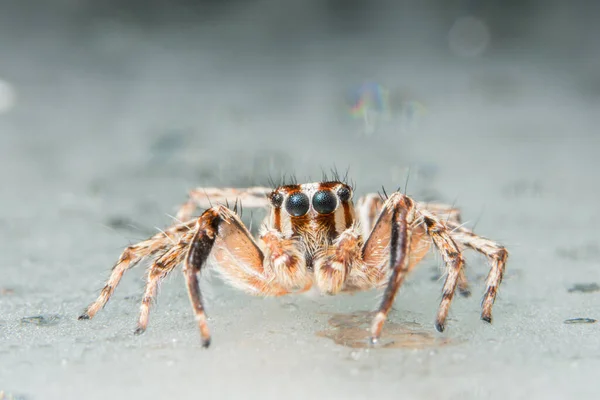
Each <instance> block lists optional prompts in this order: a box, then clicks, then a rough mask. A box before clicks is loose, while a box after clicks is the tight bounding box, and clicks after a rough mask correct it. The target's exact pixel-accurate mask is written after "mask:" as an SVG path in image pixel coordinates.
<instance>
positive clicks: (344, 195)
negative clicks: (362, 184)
mask: <svg viewBox="0 0 600 400" xmlns="http://www.w3.org/2000/svg"><path fill="white" fill-rule="evenodd" d="M337 194H338V197H339V198H340V200H341V201H348V200H350V196H351V195H352V193H351V192H350V189H348V188H347V187H346V186H342V187H341V188H339V189H338V191H337Z"/></svg>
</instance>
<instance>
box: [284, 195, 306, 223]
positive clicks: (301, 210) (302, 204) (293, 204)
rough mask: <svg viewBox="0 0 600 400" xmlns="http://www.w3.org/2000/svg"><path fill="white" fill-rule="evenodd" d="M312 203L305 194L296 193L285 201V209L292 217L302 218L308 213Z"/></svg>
mask: <svg viewBox="0 0 600 400" xmlns="http://www.w3.org/2000/svg"><path fill="white" fill-rule="evenodd" d="M309 208H310V202H309V201H308V196H307V195H305V194H304V193H294V194H292V195H291V196H289V197H288V198H287V200H286V201H285V209H286V211H287V212H288V213H290V215H292V216H294V217H300V216H302V215H304V214H306V213H307V212H308V209H309Z"/></svg>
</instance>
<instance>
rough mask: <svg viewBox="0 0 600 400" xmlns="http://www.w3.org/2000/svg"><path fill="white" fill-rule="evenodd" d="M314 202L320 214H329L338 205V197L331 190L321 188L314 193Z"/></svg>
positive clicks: (314, 206)
mask: <svg viewBox="0 0 600 400" xmlns="http://www.w3.org/2000/svg"><path fill="white" fill-rule="evenodd" d="M312 203H313V208H314V209H315V210H316V211H317V212H318V213H319V214H329V213H331V212H333V210H335V208H336V207H337V197H335V194H333V193H332V192H331V191H329V190H319V191H318V192H316V193H315V194H314V196H313V199H312Z"/></svg>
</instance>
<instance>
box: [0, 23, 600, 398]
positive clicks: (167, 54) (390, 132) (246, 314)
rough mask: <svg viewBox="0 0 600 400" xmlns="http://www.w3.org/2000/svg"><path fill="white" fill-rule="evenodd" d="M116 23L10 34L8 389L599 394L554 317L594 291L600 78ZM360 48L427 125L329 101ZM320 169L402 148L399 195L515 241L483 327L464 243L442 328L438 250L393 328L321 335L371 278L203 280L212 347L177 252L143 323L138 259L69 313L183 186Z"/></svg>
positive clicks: (292, 394) (361, 171) (361, 164)
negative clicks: (467, 293) (465, 288)
mask: <svg viewBox="0 0 600 400" xmlns="http://www.w3.org/2000/svg"><path fill="white" fill-rule="evenodd" d="M96 28H97V29H98V32H104V31H103V30H102V29H105V27H96ZM96 28H94V29H96ZM117 28H118V27H114V29H112V30H110V31H111V32H113V33H114V32H116V33H115V34H114V35H113V36H110V35H101V34H99V33H98V32H96V31H94V32H96V33H94V34H93V35H92V34H90V36H89V37H86V36H85V35H83V37H75V36H74V37H68V38H67V39H65V37H63V36H61V37H58V36H57V37H53V36H52V35H46V36H34V35H29V36H27V35H25V36H23V38H22V39H21V42H20V44H15V45H9V44H4V45H3V46H4V47H3V51H11V54H13V55H14V57H12V58H11V59H10V61H4V63H3V64H2V65H3V70H2V71H0V73H3V74H4V75H2V76H0V79H5V80H6V81H8V82H11V84H12V85H13V86H14V89H15V93H16V97H15V105H14V107H13V108H12V109H11V110H10V111H8V112H5V113H4V114H0V160H1V161H0V163H1V164H0V166H1V168H0V181H1V182H2V186H1V187H2V191H1V192H2V195H1V198H2V201H1V204H2V207H1V208H0V238H1V240H0V252H1V253H2V255H3V256H2V258H1V259H0V270H1V271H2V274H1V278H0V360H1V362H0V391H1V390H5V391H6V392H7V393H11V394H12V395H14V396H15V397H16V398H24V399H83V398H85V399H105V398H113V399H130V398H143V397H144V398H173V399H177V398H188V397H190V398H191V397H192V395H193V396H194V397H196V396H201V397H203V398H262V399H275V398H282V397H283V398H289V399H296V398H298V399H301V398H302V399H305V398H332V399H333V398H340V399H342V398H343V399H355V398H356V399H364V398H366V397H369V398H437V399H477V398H484V397H485V398H490V399H501V398H512V399H520V398H523V399H525V398H528V399H531V398H544V399H555V398H556V399H561V398H579V399H593V398H598V396H599V395H600V390H599V389H598V386H597V385H596V384H595V382H596V380H597V376H598V373H599V372H600V350H599V349H600V324H599V323H594V324H564V322H563V321H565V320H566V319H569V318H576V317H587V318H597V319H600V318H599V317H600V314H599V312H600V292H598V291H594V287H593V286H590V287H588V288H587V289H588V290H587V291H586V290H585V289H586V288H577V287H575V285H576V284H593V283H598V284H600V274H599V272H598V271H599V264H598V263H599V261H598V259H599V258H600V257H599V256H600V242H599V241H598V234H597V226H598V223H599V222H600V212H599V211H598V207H597V199H598V196H599V195H600V192H599V187H598V184H597V171H598V168H599V167H600V162H599V161H597V160H598V158H597V153H598V150H599V149H600V146H599V145H600V136H599V135H598V128H597V127H598V126H599V125H600V113H598V106H599V104H600V103H599V98H600V97H599V95H598V93H597V90H598V89H597V80H589V79H588V78H589V76H588V75H585V74H583V73H581V74H580V73H578V71H579V70H577V69H573V68H567V67H565V66H564V65H557V66H553V67H550V66H548V64H547V63H546V62H545V61H544V60H539V59H516V60H515V59H514V57H512V56H511V57H508V56H506V57H502V56H498V57H496V58H494V59H491V60H478V61H470V62H468V63H467V62H462V61H452V60H449V59H447V58H443V57H441V58H436V57H431V56H429V57H425V56H422V55H417V56H415V57H410V56H406V57H402V58H401V59H396V58H394V57H390V58H389V59H387V60H385V62H383V63H379V64H376V65H371V64H369V63H368V62H365V61H364V59H362V58H361V57H359V56H358V55H355V56H348V57H347V58H346V59H343V57H341V56H337V57H334V56H332V57H331V58H329V59H328V60H329V61H328V62H326V63H325V62H324V63H319V62H316V61H313V62H312V63H311V62H304V63H300V62H299V61H298V60H292V61H293V62H292V61H289V62H288V63H283V64H282V65H280V64H278V65H279V66H278V67H270V66H269V65H270V64H269V62H270V61H269V59H268V58H267V59H254V58H252V59H250V58H248V59H246V58H244V57H243V56H240V55H238V56H232V55H227V54H224V53H219V52H210V53H202V52H200V51H199V50H194V51H190V50H189V49H188V48H187V47H186V45H185V43H183V44H182V42H181V41H178V40H176V39H177V38H179V37H180V36H177V35H181V37H188V36H189V35H191V33H189V32H187V33H186V32H184V33H173V34H172V35H171V36H169V34H168V32H167V33H165V34H164V35H162V36H160V37H153V38H151V39H147V38H141V36H140V35H139V34H138V33H136V32H124V31H119V30H118V29H117ZM86 32H88V31H86ZM127 35H129V36H127ZM186 35H188V36H186ZM124 37H125V38H129V40H130V41H131V43H130V42H129V41H128V40H126V39H123V38H124ZM99 38H100V39H99ZM133 42H135V46H134V45H133V44H132V43H133ZM86 43H87V45H85V44H86ZM322 46H323V48H322V49H316V50H313V51H314V52H316V54H321V55H322V54H326V53H327V52H326V50H325V49H330V50H331V49H335V51H339V52H340V53H343V54H354V53H353V51H350V50H351V49H352V48H353V47H352V46H350V45H348V44H344V43H325V44H323V45H322ZM344 46H347V47H344ZM25 49H26V50H25ZM346 50H347V51H346ZM332 51H333V50H332ZM59 53H60V54H61V57H58V56H56V54H59ZM206 54H210V55H211V56H210V57H208V56H206ZM353 57H355V58H356V60H357V65H361V68H362V71H369V72H370V74H371V76H376V77H377V78H378V79H380V80H382V81H385V82H387V83H389V84H390V85H397V86H402V87H407V88H410V90H411V91H413V92H414V93H417V94H418V96H419V98H420V99H422V102H423V103H424V104H425V105H426V107H427V114H426V115H425V116H424V117H423V119H422V120H421V124H420V125H419V127H417V128H414V129H413V130H411V131H410V132H400V131H399V130H398V129H395V128H394V125H393V124H392V125H388V126H386V127H385V129H382V130H381V131H380V132H378V133H376V134H374V135H373V136H372V137H370V138H365V137H361V136H359V135H357V134H356V129H355V128H356V125H353V123H352V121H349V120H347V115H346V114H345V111H344V110H343V107H341V106H340V104H339V103H338V102H341V100H340V97H339V96H340V93H341V91H342V90H343V88H344V87H345V85H347V84H349V83H350V82H354V81H353V79H354V78H355V76H358V75H357V74H353V73H350V72H349V73H341V72H340V71H343V70H344V69H345V68H346V67H347V66H348V65H351V61H352V59H353ZM299 59H300V57H299ZM232 62H240V63H241V62H244V63H245V64H244V68H243V69H244V70H245V71H246V73H244V74H241V73H240V68H239V65H237V64H236V65H237V67H235V68H234V67H231V64H232ZM361 63H362V64H361ZM228 68H229V69H228ZM269 68H270V69H269ZM369 68H370V69H369ZM359 69H360V68H359ZM583 70H585V71H588V69H583ZM594 85H596V86H594ZM333 166H337V167H338V168H339V169H340V170H345V169H346V168H347V167H350V176H351V178H352V179H353V180H354V181H356V184H357V192H358V193H359V194H360V193H364V192H367V191H373V190H374V191H377V190H379V188H380V187H381V185H385V187H386V188H389V189H392V188H395V187H398V186H403V185H404V183H405V179H406V174H407V171H408V169H409V168H410V171H411V172H410V181H409V183H408V193H409V194H411V195H413V196H414V197H416V198H419V199H423V198H425V199H439V200H443V201H447V202H450V203H452V202H454V201H456V204H457V205H459V206H460V207H462V209H463V210H464V215H465V219H466V220H468V221H471V222H472V223H475V221H478V222H477V229H476V230H477V232H479V233H481V234H484V235H486V236H488V237H491V238H494V239H497V240H498V241H500V242H502V243H504V244H505V245H506V246H507V247H508V249H509V250H510V251H511V257H510V259H509V263H508V269H507V275H506V278H505V281H504V283H503V286H502V287H501V291H500V296H499V298H498V300H497V302H496V306H495V308H494V317H495V320H494V324H493V325H487V324H485V323H482V322H481V321H480V320H479V300H480V296H481V294H482V293H483V277H484V276H485V274H486V272H487V267H486V265H485V261H484V260H482V259H481V258H479V257H477V256H470V257H469V258H468V261H469V271H468V275H469V277H470V278H471V280H472V282H473V290H474V294H475V295H474V296H472V297H471V298H469V299H463V298H458V297H457V298H456V299H455V302H454V304H453V307H452V311H451V319H450V321H449V324H448V329H447V331H446V332H445V333H444V334H443V335H440V334H438V333H436V332H435V330H434V327H433V317H434V315H435V311H436V307H437V303H438V301H439V293H440V289H441V285H442V283H441V282H440V281H438V280H436V279H435V276H436V271H437V267H438V266H439V264H440V261H439V257H431V258H429V259H428V261H425V262H424V263H423V265H422V268H421V269H420V270H418V271H416V272H415V273H414V274H413V275H412V277H411V278H410V279H409V280H408V282H407V283H406V284H405V286H403V288H402V290H401V293H400V294H399V296H398V299H397V301H396V303H395V310H394V311H393V312H392V314H391V316H390V321H391V322H393V323H394V324H390V333H391V334H396V335H397V336H396V340H398V343H404V341H406V340H408V339H407V337H408V336H406V334H403V332H405V331H404V330H405V329H412V330H413V331H416V332H418V333H419V336H418V337H419V338H420V339H419V340H418V341H417V342H418V343H416V344H415V345H414V346H413V345H411V344H410V343H409V344H408V345H407V346H408V347H405V348H398V347H394V348H386V349H363V348H359V347H360V346H355V347H356V348H353V347H348V346H343V345H339V344H336V343H335V342H334V341H332V340H331V339H329V338H326V337H323V333H319V332H322V331H327V332H326V334H329V335H331V336H334V337H337V338H340V337H342V339H341V340H344V337H346V338H348V337H354V338H355V336H356V335H357V334H358V335H359V336H360V332H361V331H360V330H359V329H358V328H357V327H356V325H355V320H354V319H352V318H348V316H352V315H354V314H352V313H354V312H358V311H369V310H372V309H373V307H375V305H376V304H377V298H378V297H377V293H364V294H360V295H355V296H340V297H335V298H329V297H321V296H319V295H314V294H313V295H308V296H298V297H288V298H281V299H267V300H263V299H258V298H250V297H248V296H246V295H244V294H240V293H238V292H236V291H233V290H231V289H229V288H227V287H225V286H224V285H223V284H222V283H221V282H220V281H219V280H218V279H212V280H210V281H205V282H203V289H204V290H206V292H207V293H208V294H207V297H208V300H207V301H208V307H209V313H210V317H211V319H210V326H211V329H212V333H213V346H212V347H211V348H210V349H209V350H208V351H206V350H203V349H201V348H200V345H199V338H198V332H197V330H196V327H195V323H194V320H193V318H192V316H191V310H190V307H189V304H188V300H187V295H186V293H185V289H184V284H183V278H182V276H181V273H180V272H179V271H178V272H177V273H175V274H173V276H172V277H171V278H170V279H169V280H168V281H167V282H166V283H165V284H164V285H163V287H162V290H161V294H160V297H159V301H158V304H157V306H156V307H155V309H154V310H153V312H152V314H151V321H150V326H149V330H148V332H147V333H146V334H145V335H142V336H140V337H137V336H134V335H132V330H133V327H134V325H135V320H136V318H137V310H138V302H139V300H140V297H141V291H142V284H143V282H142V280H141V277H142V269H141V268H140V269H136V270H133V271H131V272H130V273H128V274H127V275H126V277H125V279H124V280H123V282H122V284H121V286H120V287H119V288H118V290H117V292H116V294H115V296H114V297H113V300H112V301H111V302H110V304H109V305H108V306H107V307H106V309H105V310H104V312H102V313H100V314H99V315H98V317H97V318H96V319H94V320H93V321H87V322H79V321H77V320H76V317H77V315H78V314H79V313H80V312H81V311H82V309H83V307H84V306H85V305H86V304H87V303H88V302H89V301H91V300H92V299H94V298H95V296H96V294H97V290H98V289H99V288H100V287H101V286H102V284H103V280H104V279H105V278H106V277H107V275H108V272H109V269H110V267H111V265H112V263H113V262H114V261H115V259H116V258H117V257H118V255H119V252H120V251H121V249H122V248H123V247H124V246H125V245H127V244H128V243H129V242H134V241H136V240H138V239H141V238H144V237H146V236H147V235H149V234H151V233H153V232H155V227H163V226H164V225H166V224H168V223H169V221H170V219H169V217H168V216H167V214H173V213H174V212H175V205H177V204H178V203H180V202H181V201H182V200H184V199H185V195H186V191H187V189H188V188H191V187H193V186H197V185H211V186H212V185H235V186H240V185H249V184H266V183H267V182H268V177H269V175H271V176H274V177H278V176H280V175H281V174H283V173H287V174H289V173H295V174H296V176H297V177H298V179H299V180H301V181H304V180H308V179H310V177H311V176H312V177H313V178H314V179H318V178H319V177H320V175H321V169H323V168H324V169H329V168H331V167H333ZM256 216H257V217H259V215H258V214H257V215H256ZM569 289H575V290H571V291H570V290H569ZM339 314H342V316H340V315H339ZM355 316H356V320H361V318H362V314H355ZM30 317H40V318H30ZM331 318H334V320H332V321H330V319H331ZM340 321H341V322H340ZM330 322H331V323H337V324H338V325H337V328H335V326H332V325H331V324H330ZM357 332H358V333H357ZM344 335H346V336H344ZM352 335H354V336H352ZM352 343H355V344H356V342H352ZM358 343H360V341H359V342H358Z"/></svg>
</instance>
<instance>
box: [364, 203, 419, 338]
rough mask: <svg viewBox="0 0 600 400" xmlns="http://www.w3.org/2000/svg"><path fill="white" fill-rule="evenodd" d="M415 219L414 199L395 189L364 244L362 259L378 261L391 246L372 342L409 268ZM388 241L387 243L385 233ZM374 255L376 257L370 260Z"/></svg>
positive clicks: (378, 335)
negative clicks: (384, 286)
mask: <svg viewBox="0 0 600 400" xmlns="http://www.w3.org/2000/svg"><path fill="white" fill-rule="evenodd" d="M414 219H415V203H414V201H412V200H411V199H410V198H409V197H407V196H405V195H403V194H402V193H398V192H396V193H394V194H392V195H391V196H390V198H389V199H387V200H386V202H385V203H384V204H383V207H382V210H381V213H380V215H379V218H378V220H377V222H376V223H375V226H374V227H373V230H372V231H371V235H370V236H369V238H368V239H367V241H366V242H365V244H364V246H363V259H364V261H365V263H366V264H373V261H375V263H377V260H378V259H381V258H382V256H383V254H382V250H384V249H385V248H387V247H389V268H390V270H391V275H390V278H389V281H388V284H387V288H386V289H385V292H384V295H383V299H382V301H381V305H380V306H379V309H378V310H377V314H376V315H375V318H374V319H373V323H372V325H371V343H372V344H375V343H377V341H378V340H379V337H380V336H381V331H382V329H383V324H384V323H385V320H386V319H387V315H388V313H389V312H390V309H391V308H392V304H393V303H394V299H395V298H396V294H397V293H398V289H399V288H400V286H401V285H402V282H403V281H404V278H405V276H406V274H407V273H408V271H409V270H410V266H411V262H410V261H411V260H410V254H409V252H410V248H411V235H412V230H411V229H410V226H411V224H412V223H413V221H414ZM386 228H389V230H388V232H387V234H389V237H388V239H387V240H389V243H386V242H387V240H386V233H385V232H383V231H384V230H387V229H386ZM371 259H374V260H371Z"/></svg>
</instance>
